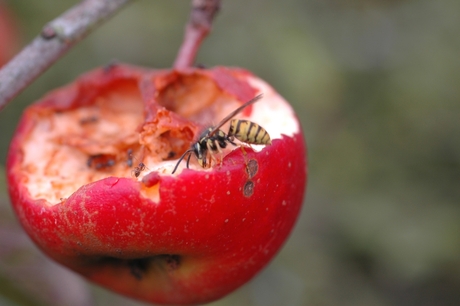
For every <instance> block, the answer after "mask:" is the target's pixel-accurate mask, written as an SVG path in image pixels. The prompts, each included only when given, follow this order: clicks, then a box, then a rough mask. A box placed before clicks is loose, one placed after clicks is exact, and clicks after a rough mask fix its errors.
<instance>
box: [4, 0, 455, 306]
mask: <svg viewBox="0 0 460 306" xmlns="http://www.w3.org/2000/svg"><path fill="white" fill-rule="evenodd" d="M3 2H4V3H6V4H7V5H8V6H9V8H10V9H11V11H12V12H13V13H14V14H15V15H16V17H17V18H18V23H19V25H20V28H21V35H22V42H23V44H26V43H27V42H29V41H31V40H32V39H33V37H35V36H36V35H37V34H38V33H39V32H40V30H41V28H42V26H43V25H44V24H45V23H46V22H47V21H49V20H51V19H53V18H55V17H56V16H58V15H59V14H60V13H62V12H63V11H65V10H66V9H68V8H69V7H70V6H72V5H74V4H75V3H77V2H78V1H76V0H74V1H70V0H60V1H55V0H41V1H26V0H9V1H5V0H3ZM222 4H223V6H222V10H221V12H220V14H219V15H218V16H217V19H216V21H215V24H214V29H213V32H212V33H211V36H210V37H209V38H208V39H207V40H206V41H205V43H204V45H203V46H202V48H201V51H200V53H199V56H198V60H197V62H199V63H202V64H204V65H206V66H213V65H229V66H240V67H245V68H247V69H249V70H251V71H253V72H254V73H255V74H257V75H258V76H260V77H262V78H263V79H265V80H267V81H268V82H269V83H271V84H272V85H273V87H274V88H276V89H277V90H278V91H279V92H280V93H281V94H282V95H283V96H284V97H285V98H286V99H287V100H288V101H290V102H291V103H292V105H293V107H294V108H295V110H296V111H297V114H298V116H299V117H300V119H301V121H302V124H303V129H304V133H305V137H306V140H307V143H308V148H309V163H310V166H309V182H308V192H307V196H306V199H305V205H304V207H303V211H302V214H301V216H300V219H299V222H298V223H297V226H296V227H295V229H294V231H293V233H292V235H291V237H290V239H289V241H288V242H287V243H286V245H285V246H284V248H283V249H282V251H281V252H280V253H279V255H278V256H277V257H276V258H275V260H274V261H273V262H272V263H271V264H270V265H269V266H268V268H266V269H265V270H264V271H263V272H262V273H260V274H259V275H258V276H257V277H256V278H255V279H254V280H252V281H251V282H250V283H248V284H247V285H246V286H244V287H243V288H241V289H239V290H238V291H236V292H235V293H233V294H231V295H229V296H228V297H225V298H224V299H222V300H220V301H217V302H215V303H212V304H211V305H213V306H224V305H225V306H226V305H257V306H259V305H261V306H262V305H263V306H265V305H268V306H270V305H293V306H296V305H314V306H316V305H318V306H329V305H340V306H342V305H350V306H351V305H353V306H356V305H358V306H359V305H363V306H364V305H396V306H399V305H401V306H406V305H414V306H415V305H417V306H424V305H433V306H434V305H436V306H438V305H442V306H443V305H460V188H459V187H460V186H459V182H460V137H459V136H460V83H459V82H460V35H459V33H460V18H459V14H460V1H458V0H437V1H430V0H419V1H415V0H414V1H410V0H391V1H390V0H386V1H384V0H368V1H364V0H354V1H343V0H304V1H303V0H288V1H275V0H270V1H268V0H265V1H262V0H254V1H243V0H233V1H230V0H223V3H222ZM189 7H190V2H189V1H180V0H172V1H164V0H163V1H152V0H138V1H133V3H132V4H131V5H129V6H128V7H126V8H125V9H124V10H122V11H121V12H119V13H118V14H117V15H116V16H115V17H113V18H112V19H111V20H109V21H108V22H107V23H105V24H104V25H103V26H102V27H100V28H98V29H96V30H95V31H94V32H93V33H92V34H91V35H90V36H89V37H88V38H86V39H85V40H84V41H83V42H81V43H79V44H78V45H77V46H76V47H75V48H73V49H72V51H71V52H70V53H69V54H67V55H66V56H65V57H64V58H62V59H61V60H60V61H59V62H58V63H57V64H55V65H54V66H53V67H52V68H51V69H49V70H48V71H47V72H46V73H45V74H44V75H42V76H41V77H40V78H39V79H38V80H37V81H35V82H34V83H33V84H32V85H31V86H30V87H29V88H27V89H26V90H25V91H24V92H23V93H22V94H21V95H20V96H19V97H17V98H16V99H15V100H14V101H13V102H12V103H11V104H10V105H9V106H8V107H7V108H6V109H5V110H4V111H3V112H1V113H0V133H1V134H0V135H1V139H0V161H1V163H0V172H2V173H1V175H0V177H1V179H0V305H15V306H16V305H53V306H54V305H69V306H77V305H97V306H100V305H104V306H105V305H107V306H108V305H110V306H115V305H128V306H135V305H137V306H139V305H145V304H143V303H139V302H136V301H132V300H129V299H126V298H123V297H120V296H118V295H116V294H113V293H110V292H108V291H106V290H105V289H101V288H99V287H97V286H94V285H91V284H89V283H87V282H86V281H84V280H82V279H81V278H80V277H79V276H76V275H74V274H73V273H71V272H69V271H67V270H65V269H64V268H61V267H60V266H58V265H56V264H54V263H53V262H51V261H50V260H48V259H47V258H45V257H44V256H43V255H42V254H41V253H40V252H39V251H38V250H37V248H36V247H35V246H34V245H32V243H31V242H30V240H29V239H28V238H27V237H26V236H25V234H24V233H23V232H22V230H21V229H20V227H19V225H18V223H17V221H16V219H15V218H14V216H13V214H12V211H11V208H10V205H9V200H8V196H7V194H6V190H5V181H4V168H3V166H4V163H5V156H6V152H7V148H8V143H9V140H10V138H11V136H12V133H13V131H14V128H15V125H16V123H17V122H18V118H19V116H20V114H21V111H22V110H23V109H24V107H26V106H27V105H29V104H30V103H32V102H33V101H34V100H37V99H38V98H39V97H41V96H42V95H43V94H45V93H46V92H48V91H49V90H52V89H54V88H56V87H59V86H61V85H64V84H66V83H69V82H71V81H72V80H73V79H74V78H76V77H77V76H78V75H80V74H81V73H83V72H85V71H87V70H90V69H93V68H94V67H97V66H101V65H105V64H107V63H109V62H110V61H111V60H113V59H117V60H119V61H122V62H128V63H132V64H136V65H144V66H149V67H168V66H170V65H171V64H172V62H173V61H174V58H175V56H176V52H177V50H178V47H179V45H180V43H181V40H182V37H183V27H184V24H185V22H186V20H187V19H188V13H189Z"/></svg>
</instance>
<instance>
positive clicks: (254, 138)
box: [172, 94, 271, 174]
mask: <svg viewBox="0 0 460 306" xmlns="http://www.w3.org/2000/svg"><path fill="white" fill-rule="evenodd" d="M261 98H262V94H260V95H257V96H255V97H254V98H252V99H251V100H249V101H247V102H246V103H244V104H243V105H241V106H240V107H238V108H237V109H235V110H234V111H233V112H231V113H230V114H229V115H228V116H227V117H225V118H224V119H222V121H221V122H220V123H219V124H217V125H216V126H214V127H210V128H208V129H206V130H204V131H203V132H202V133H201V134H200V136H199V138H198V141H196V142H195V143H193V144H192V145H191V147H190V149H188V150H187V151H185V152H184V154H182V156H181V157H180V158H179V160H178V161H177V164H176V166H175V167H174V170H173V172H172V174H174V172H176V170H177V167H178V166H179V164H180V163H181V161H182V160H183V159H184V158H185V157H186V156H187V155H188V157H187V168H188V167H189V163H190V158H191V156H192V155H195V157H196V159H197V161H198V164H199V165H200V166H201V167H203V168H206V167H208V166H211V163H208V155H210V156H211V159H214V157H213V155H212V154H213V153H221V154H222V149H225V148H226V147H227V145H228V144H229V143H230V144H232V145H234V146H237V144H236V143H235V142H234V140H235V138H236V139H238V140H239V141H241V142H243V143H247V144H264V145H269V144H271V140H270V135H269V134H268V133H267V131H266V130H265V129H264V128H263V127H261V126H260V125H258V124H257V123H254V122H252V121H249V120H242V119H232V118H233V117H235V116H236V115H237V114H238V113H240V112H241V111H242V110H243V109H245V108H246V107H248V106H249V105H251V104H254V103H255V102H257V101H259V100H260V99H261ZM230 120H231V121H230ZM228 121H230V127H229V130H228V133H225V132H224V131H222V130H221V129H220V128H221V127H222V126H223V125H224V124H225V123H227V122H228Z"/></svg>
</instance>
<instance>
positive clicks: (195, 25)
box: [174, 0, 220, 69]
mask: <svg viewBox="0 0 460 306" xmlns="http://www.w3.org/2000/svg"><path fill="white" fill-rule="evenodd" d="M219 9H220V0H192V11H191V12H190V19H189V21H188V23H187V26H186V27H185V35H184V41H183V42H182V45H181V48H180V50H179V53H178V55H177V57H176V61H175V62H174V68H176V69H181V68H187V67H190V66H192V65H193V63H194V61H195V58H196V54H197V53H198V49H199V48H200V45H201V42H202V41H203V39H204V38H206V36H207V35H208V34H209V32H210V31H211V27H212V21H213V19H214V16H215V14H216V13H217V12H218V11H219Z"/></svg>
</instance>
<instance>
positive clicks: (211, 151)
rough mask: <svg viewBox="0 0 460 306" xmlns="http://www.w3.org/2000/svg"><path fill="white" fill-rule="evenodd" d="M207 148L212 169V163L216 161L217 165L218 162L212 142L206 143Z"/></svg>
mask: <svg viewBox="0 0 460 306" xmlns="http://www.w3.org/2000/svg"><path fill="white" fill-rule="evenodd" d="M206 146H207V147H208V151H209V155H210V156H211V162H210V163H209V168H211V167H212V161H214V162H215V163H216V164H217V160H216V158H215V157H214V154H213V149H212V147H211V141H208V142H207V143H206ZM217 150H218V151H220V148H219V146H218V145H217Z"/></svg>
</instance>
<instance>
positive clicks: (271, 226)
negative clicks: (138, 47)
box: [7, 66, 307, 305]
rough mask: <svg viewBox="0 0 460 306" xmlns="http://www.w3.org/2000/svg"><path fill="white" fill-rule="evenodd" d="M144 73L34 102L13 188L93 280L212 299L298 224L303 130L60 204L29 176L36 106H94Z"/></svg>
mask: <svg viewBox="0 0 460 306" xmlns="http://www.w3.org/2000/svg"><path fill="white" fill-rule="evenodd" d="M230 71H231V73H243V72H242V70H239V69H234V70H230ZM145 73H146V72H145V71H144V70H142V69H138V68H133V67H129V66H126V67H124V68H119V69H117V72H113V73H110V76H104V77H101V75H103V73H102V72H101V71H99V72H95V73H93V74H89V75H87V76H85V77H83V79H84V81H82V80H80V81H77V82H76V83H75V84H72V85H70V86H68V87H66V88H65V90H62V89H61V90H58V91H55V92H53V93H51V94H50V95H49V96H47V97H45V98H44V99H43V100H42V101H41V102H38V103H37V104H34V105H33V106H31V107H29V108H28V109H27V110H26V112H25V113H24V115H23V117H22V119H21V121H20V123H19V126H18V128H17V131H16V133H15V135H14V137H13V140H12V143H11V146H10V151H9V155H8V160H7V176H8V183H9V184H8V186H9V193H10V197H11V200H12V203H13V206H14V209H15V211H16V214H17V216H18V218H19V220H20V222H21V224H22V225H23V227H24V229H25V230H26V232H27V233H28V234H29V235H30V237H31V238H32V239H33V241H34V242H35V243H36V244H37V245H38V246H39V247H40V248H41V249H42V250H43V251H44V252H45V253H47V254H48V255H49V256H50V257H52V258H53V259H55V260H56V261H58V262H60V263H61V264H63V265H65V266H67V267H69V268H70V269H72V270H74V271H76V272H78V273H80V274H81V275H83V276H85V277H86V278H88V279H89V280H91V281H93V282H95V283H98V284H100V285H102V286H104V287H106V288H108V289H110V290H113V291H115V292H118V293H120V294H124V295H126V296H130V297H132V298H135V299H140V300H144V301H148V302H152V303H158V304H183V305H186V304H199V303H205V302H210V301H213V300H216V299H219V298H221V297H223V296H225V295H226V294H228V293H230V292H232V291H233V290H235V289H236V288H238V287H240V286H241V285H243V284H244V283H246V282H247V281H248V280H250V279H251V278H252V277H253V276H254V275H255V274H256V273H257V272H259V271H260V270H261V269H262V268H263V267H264V266H266V265H267V263H268V262H269V261H270V260H271V259H272V258H273V257H274V255H275V254H276V253H277V252H278V251H279V249H280V247H281V246H282V244H283V243H284V242H285V240H286V239H287V237H288V235H289V233H290V232H291V230H292V228H293V226H294V224H295V221H296V219H297V217H298V214H299V211H300V208H301V205H302V200H303V196H304V191H305V186H306V178H307V172H306V169H307V165H306V147H305V143H304V138H303V135H302V132H301V129H299V132H298V133H296V134H294V135H293V136H292V137H288V136H284V135H283V136H282V138H281V139H273V141H272V145H270V146H266V147H265V148H263V149H262V150H261V151H260V152H256V151H253V150H252V149H250V148H244V149H235V150H233V151H231V152H230V153H229V154H227V155H226V156H225V158H224V159H223V161H222V165H221V166H219V167H214V168H213V169H212V170H210V171H199V170H192V169H184V170H183V171H182V172H181V173H180V174H179V175H177V176H170V175H163V174H162V175H159V174H158V173H156V172H152V173H150V174H149V175H148V176H147V177H144V180H143V181H138V180H135V179H134V178H132V177H115V176H108V177H106V178H104V179H101V180H98V181H95V182H92V183H89V184H86V185H83V186H81V187H80V188H79V189H78V190H76V191H75V192H74V193H73V194H72V195H71V196H70V197H68V198H67V199H63V200H62V201H61V202H60V203H58V204H51V203H49V202H48V201H46V200H44V199H35V198H32V197H31V195H30V192H29V190H28V189H27V187H26V186H25V184H24V181H26V180H27V176H26V175H25V174H24V173H23V171H22V169H21V162H22V159H23V154H24V153H23V150H24V149H23V146H22V144H23V142H24V141H25V140H26V139H27V137H28V135H29V133H30V130H31V129H32V128H33V127H34V125H35V121H36V120H37V119H36V114H37V113H43V112H47V111H56V110H59V111H62V110H65V109H70V108H75V107H78V106H79V105H80V104H81V105H84V104H85V103H86V104H87V103H90V102H88V101H90V100H91V99H93V98H94V96H95V95H97V90H94V87H97V88H99V87H100V88H104V90H116V88H117V87H116V86H114V85H113V84H119V83H120V82H124V81H126V82H132V81H133V80H135V81H138V82H141V80H142V79H145ZM244 74H249V73H248V72H244ZM82 83H84V85H82ZM88 84H90V85H88ZM112 87H113V88H112ZM92 88H93V89H92ZM149 177H150V179H149ZM149 193H152V194H159V198H158V197H156V198H153V197H152V198H149V197H148V195H149Z"/></svg>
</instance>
